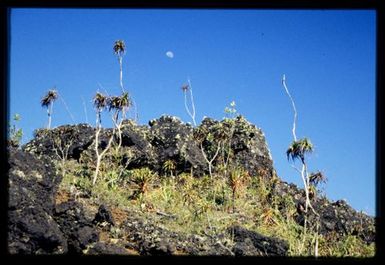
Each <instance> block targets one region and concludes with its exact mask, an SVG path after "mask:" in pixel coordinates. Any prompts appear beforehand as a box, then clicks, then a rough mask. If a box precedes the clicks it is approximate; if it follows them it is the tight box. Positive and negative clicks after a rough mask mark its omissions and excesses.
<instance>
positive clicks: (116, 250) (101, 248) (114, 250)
mask: <svg viewBox="0 0 385 265" xmlns="http://www.w3.org/2000/svg"><path fill="white" fill-rule="evenodd" d="M87 254H90V255H128V254H129V253H128V252H127V251H126V249H125V248H124V247H119V246H116V245H113V244H107V243H104V242H97V243H96V244H94V245H91V246H90V248H89V249H88V250H87Z"/></svg>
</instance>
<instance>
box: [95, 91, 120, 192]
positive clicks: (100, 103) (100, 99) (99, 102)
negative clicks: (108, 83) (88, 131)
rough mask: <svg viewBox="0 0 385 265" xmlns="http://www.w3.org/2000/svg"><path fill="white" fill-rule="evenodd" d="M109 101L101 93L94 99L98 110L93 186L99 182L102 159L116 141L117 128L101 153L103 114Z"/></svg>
mask: <svg viewBox="0 0 385 265" xmlns="http://www.w3.org/2000/svg"><path fill="white" fill-rule="evenodd" d="M107 101H108V98H107V97H106V96H104V95H103V94H101V93H99V92H97V93H96V95H95V97H94V99H93V102H94V106H95V109H96V131H95V153H96V169H95V173H94V177H93V180H92V185H95V183H96V180H97V178H98V174H99V169H100V164H101V162H102V158H103V156H104V155H105V154H106V153H107V151H108V150H109V149H110V147H111V144H112V140H113V139H114V135H115V128H114V129H113V131H112V135H111V136H110V139H109V141H108V144H107V147H106V148H105V149H104V150H103V151H101V152H100V151H99V135H100V132H101V130H102V127H101V123H102V119H101V112H102V111H103V109H105V108H106V107H107Z"/></svg>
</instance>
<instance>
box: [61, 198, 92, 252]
mask: <svg viewBox="0 0 385 265" xmlns="http://www.w3.org/2000/svg"><path fill="white" fill-rule="evenodd" d="M54 218H55V220H56V222H57V223H58V224H59V226H60V229H61V230H62V232H63V233H64V234H65V236H66V239H67V243H68V253H78V254H81V253H82V252H83V250H84V249H86V248H87V246H88V245H89V244H91V243H94V242H97V241H98V240H99V234H98V233H97V232H96V230H95V228H94V225H93V223H92V221H91V220H88V219H87V218H86V217H85V214H84V210H83V207H82V205H81V204H79V203H77V202H75V201H73V200H70V201H68V202H64V203H61V204H59V205H57V206H56V209H55V215H54Z"/></svg>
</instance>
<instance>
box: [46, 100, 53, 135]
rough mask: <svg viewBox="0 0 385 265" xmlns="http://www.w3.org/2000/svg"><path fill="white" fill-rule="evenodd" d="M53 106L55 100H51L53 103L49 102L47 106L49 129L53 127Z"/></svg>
mask: <svg viewBox="0 0 385 265" xmlns="http://www.w3.org/2000/svg"><path fill="white" fill-rule="evenodd" d="M52 107H53V102H51V103H50V104H49V107H48V108H47V113H48V125H47V129H51V115H52Z"/></svg>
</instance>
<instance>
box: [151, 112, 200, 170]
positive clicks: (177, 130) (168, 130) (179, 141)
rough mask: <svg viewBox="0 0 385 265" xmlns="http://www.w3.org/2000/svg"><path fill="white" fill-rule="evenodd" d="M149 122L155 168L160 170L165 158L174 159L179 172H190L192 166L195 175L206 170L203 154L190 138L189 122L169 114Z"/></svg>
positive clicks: (191, 130) (190, 128)
mask: <svg viewBox="0 0 385 265" xmlns="http://www.w3.org/2000/svg"><path fill="white" fill-rule="evenodd" d="M149 124H150V133H151V145H152V146H153V147H154V149H155V150H156V151H155V152H156V154H157V165H156V166H155V167H154V169H155V170H157V171H161V170H162V166H163V165H164V163H165V162H166V161H167V160H172V161H174V162H175V164H176V169H177V171H179V172H190V170H191V168H193V171H194V172H195V174H196V175H201V174H202V173H203V171H206V170H207V164H206V162H205V160H204V158H203V155H202V153H201V151H200V149H199V147H198V145H197V143H196V142H195V141H194V139H193V138H192V133H193V129H192V127H191V126H190V125H189V124H184V123H182V122H181V121H180V120H179V119H177V118H175V117H171V116H162V117H161V118H160V119H157V120H152V121H150V122H149Z"/></svg>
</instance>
